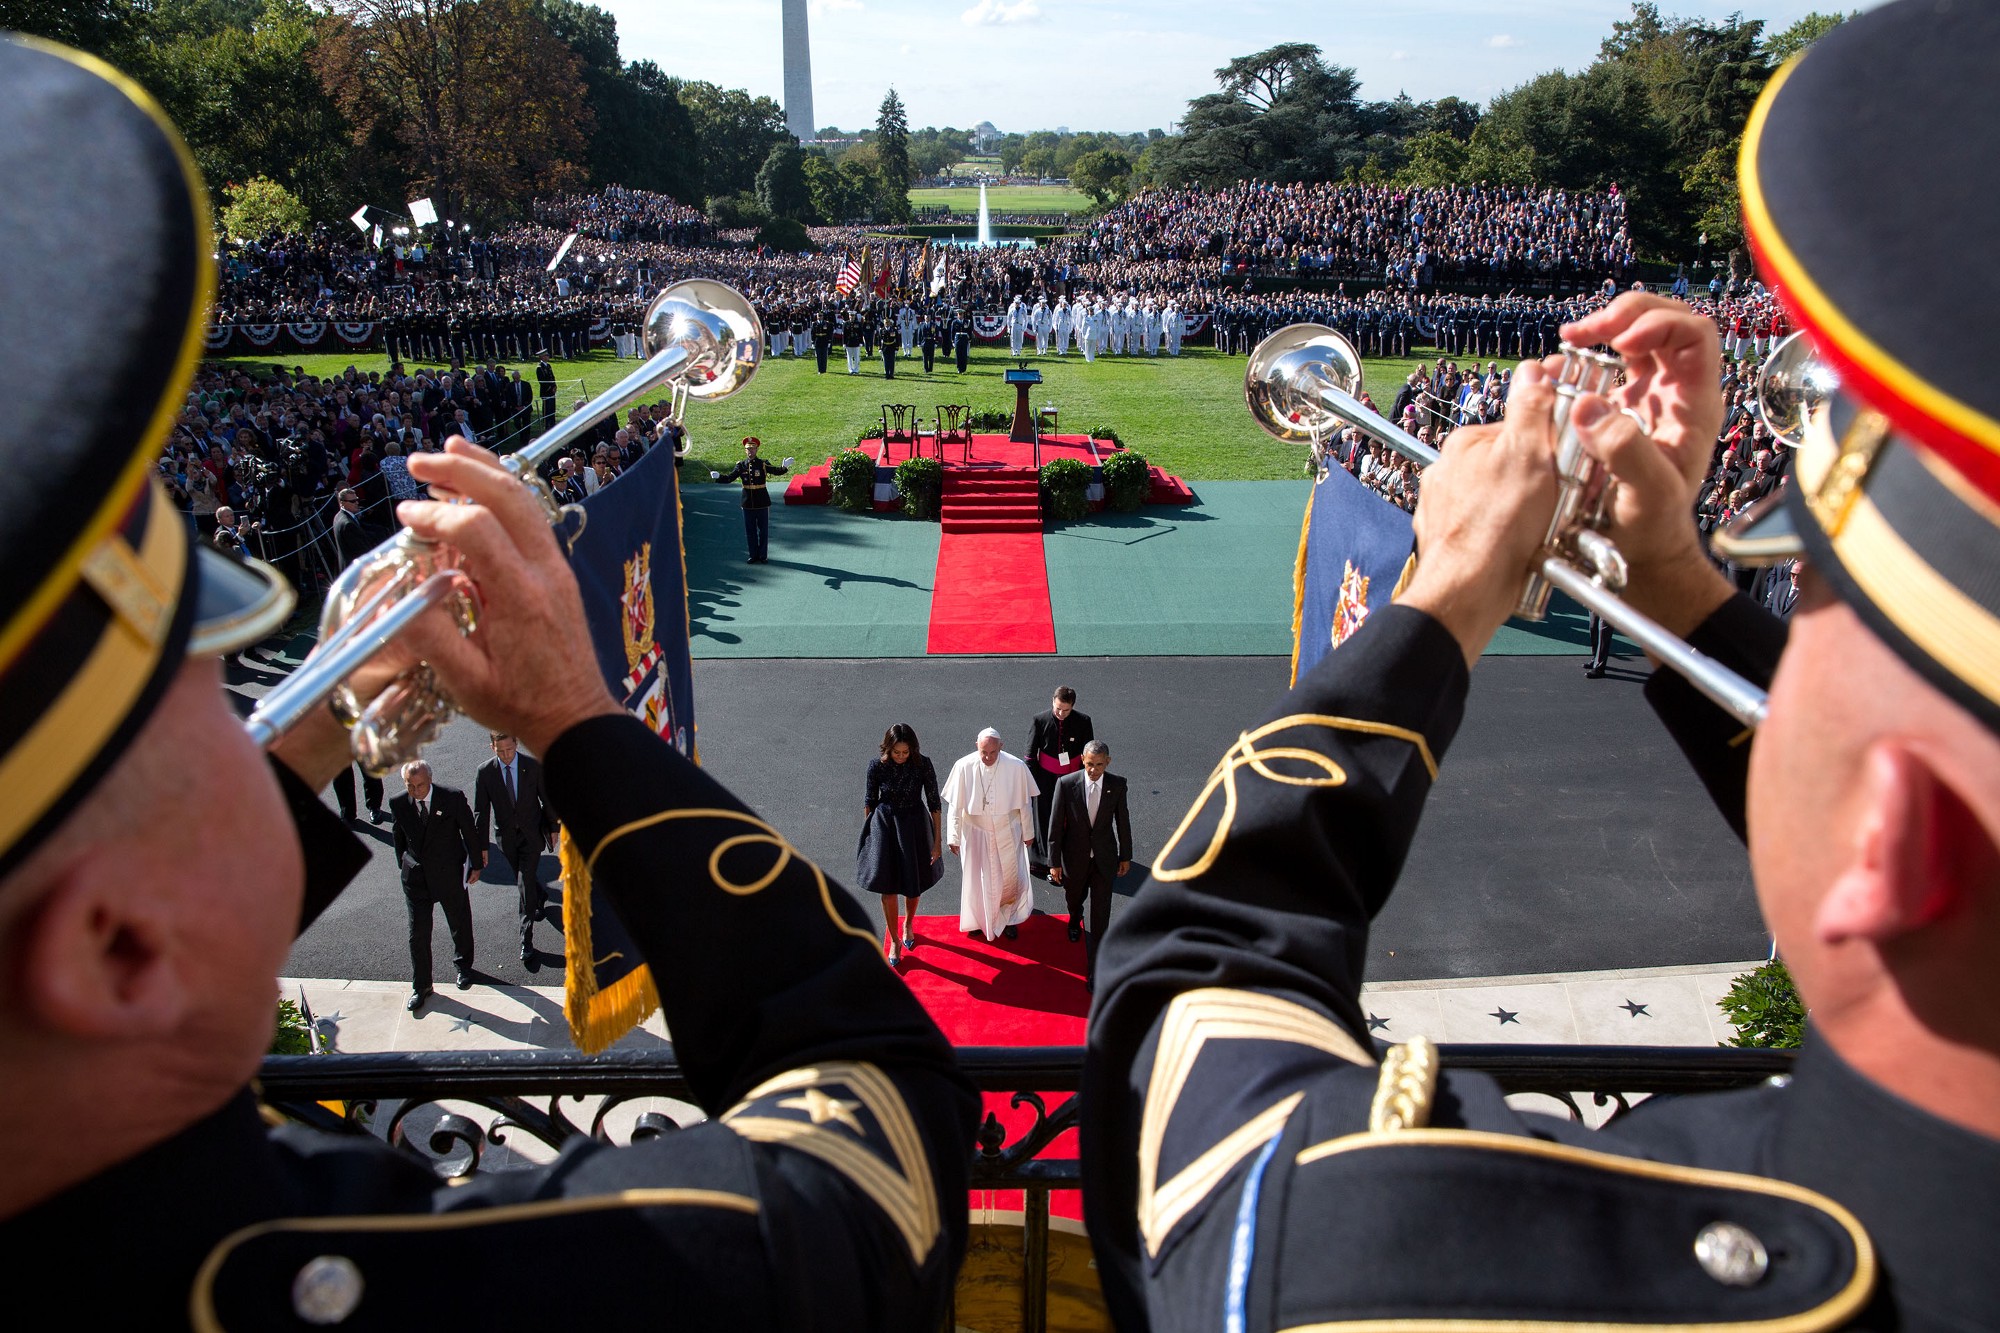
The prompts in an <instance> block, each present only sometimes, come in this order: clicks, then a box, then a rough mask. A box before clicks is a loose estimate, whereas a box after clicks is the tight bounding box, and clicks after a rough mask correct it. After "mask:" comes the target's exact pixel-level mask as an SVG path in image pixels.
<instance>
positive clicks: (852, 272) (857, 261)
mask: <svg viewBox="0 0 2000 1333" xmlns="http://www.w3.org/2000/svg"><path fill="white" fill-rule="evenodd" d="M867 266H868V247H867V246H865V245H864V246H862V247H861V254H860V255H859V256H858V257H856V258H854V259H850V260H848V261H847V264H846V265H845V266H844V267H843V268H842V269H841V270H840V277H839V279H838V280H837V281H835V283H834V284H833V290H834V291H835V292H836V293H838V294H839V295H841V296H846V295H847V294H848V293H849V292H852V291H853V290H854V289H855V288H856V287H858V286H860V285H861V273H862V270H864V269H865V268H867Z"/></svg>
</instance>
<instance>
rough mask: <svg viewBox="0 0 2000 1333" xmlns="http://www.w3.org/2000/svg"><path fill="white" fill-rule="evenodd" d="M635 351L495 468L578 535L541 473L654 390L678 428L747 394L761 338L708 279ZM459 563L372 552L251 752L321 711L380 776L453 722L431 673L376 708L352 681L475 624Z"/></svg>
mask: <svg viewBox="0 0 2000 1333" xmlns="http://www.w3.org/2000/svg"><path fill="white" fill-rule="evenodd" d="M640 336H641V341H642V344H643V346H644V348H645V351H646V355H647V360H646V362H645V364H643V365H641V366H640V367H639V368H638V369H637V370H635V371H633V372H632V373H631V374H629V375H627V376H625V377H624V378H623V379H621V380H619V381H618V382H617V383H616V384H614V385H612V386H611V387H610V388H609V389H607V390H606V391H605V392H604V394H603V395H602V396H601V397H599V398H598V399H597V401H596V402H594V403H591V404H590V405H589V406H588V407H587V408H586V409H584V410H580V411H578V412H576V413H574V414H573V415H571V416H570V417H568V418H567V419H566V420H564V421H563V422H562V423H560V424H559V425H557V426H555V427H554V428H553V429H551V430H549V431H548V432H547V433H545V434H543V435H542V436H541V437H540V438H538V439H536V440H535V441H533V442H532V443H530V444H528V445H527V446H525V447H524V448H522V449H520V450H518V451H517V452H515V453H512V454H509V455H508V456H507V457H506V458H504V459H502V460H501V462H502V465H503V466H505V467H506V469H507V470H508V471H509V472H511V473H513V474H514V475H515V476H516V477H518V478H519V479H520V481H521V483H522V484H523V485H524V486H526V487H528V489H529V490H530V491H531V492H533V494H534V495H535V497H536V498H537V499H538V500H540V501H541V503H542V505H543V507H544V508H545V510H546V511H547V514H548V518H549V522H550V523H551V524H554V525H564V524H572V525H575V530H577V531H580V530H581V526H580V525H581V523H582V521H583V518H584V515H583V514H582V512H581V510H580V507H579V506H577V505H558V504H557V503H556V500H555V495H554V493H553V492H552V491H551V490H550V489H549V485H548V483H547V482H546V481H545V480H543V478H542V476H541V474H540V472H539V471H538V469H539V468H540V466H541V465H542V464H543V463H544V462H546V461H547V460H549V459H551V458H555V457H557V456H559V455H561V454H562V452H563V451H564V450H566V449H568V448H569V447H570V446H571V445H572V444H576V443H578V442H580V441H581V440H582V439H583V438H584V437H585V436H586V435H588V434H589V433H590V431H591V430H592V429H594V428H595V427H596V425H597V423H598V422H600V421H602V420H604V418H605V417H606V416H608V415H610V414H612V413H614V412H619V411H623V410H624V409H625V408H627V407H630V406H631V405H632V404H633V403H635V402H637V401H638V400H639V399H641V398H643V397H645V396H646V395H648V394H650V393H654V392H657V391H658V390H660V389H662V388H671V390H672V393H673V405H672V414H673V416H674V418H675V419H676V420H678V419H679V418H680V416H681V414H682V412H683V411H684V410H685V408H686V404H687V401H688V400H689V399H691V398H696V399H718V398H726V397H728V396H729V395H730V394H733V393H735V392H736V391H738V390H739V389H741V388H742V387H743V386H744V385H746V384H748V383H749V382H750V379H751V377H752V376H753V375H754V374H755V373H756V371H757V366H758V364H759V361H760V359H761V357H762V355H763V347H764V329H763V325H762V323H761V322H760V321H759V319H758V318H757V312H756V310H755V308H754V307H752V306H751V304H750V302H749V301H748V300H747V299H746V298H745V297H744V296H743V295H742V293H740V292H738V291H736V290H735V289H734V288H731V287H728V286H725V285H723V284H722V283H719V282H712V281H709V280H707V279H705V278H696V279H692V280H690V281H687V282H680V283H675V284H674V285H673V286H671V287H668V288H666V289H665V290H664V291H662V292H661V293H660V294H659V295H658V296H656V297H654V298H653V300H652V302H651V304H649V305H648V306H647V307H646V314H645V318H644V320H643V321H642V328H641V335H640ZM459 563H460V562H459V554H458V552H457V551H456V550H454V549H452V548H451V547H449V546H445V545H442V544H440V543H436V542H430V541H426V540H424V539H423V538H420V537H417V536H415V535H413V534H412V533H411V532H410V531H409V530H408V529H404V530H403V531H401V532H398V533H397V534H396V535H395V536H394V537H392V538H390V539H389V540H388V541H385V542H383V543H382V544H381V545H380V546H377V547H376V548H375V549H374V550H372V551H370V552H368V553H367V554H366V555H364V556H362V557H361V558H360V559H358V560H356V561H355V562H354V563H353V564H351V565H349V566H348V567H347V568H346V569H345V570H343V571H341V574H340V577H339V578H337V579H335V580H334V584H333V587H332V588H331V589H330V590H329V591H328V592H327V597H326V606H325V610H324V611H323V612H322V614H321V617H320V635H319V650H318V651H317V652H316V653H314V654H313V656H312V659H311V660H310V661H308V662H307V663H306V664H305V665H304V666H302V667H300V668H299V669H298V670H297V671H295V672H293V673H292V674H291V675H290V676H289V677H287V678H286V679H285V680H284V681H283V682H282V683H280V684H279V685H278V686H277V687H276V688H275V689H273V690H272V691H271V692H270V693H269V694H266V695H265V696H264V697H263V699H261V700H260V701H259V702H258V704H257V706H256V708H255V709H253V710H252V711H251V713H250V715H249V716H248V717H246V718H245V719H244V727H245V728H246V729H247V730H248V732H249V734H250V738H251V739H252V740H253V741H255V742H256V743H257V744H259V745H263V746H269V745H271V744H273V743H275V742H276V741H277V740H278V738H279V737H281V736H283V735H284V734H285V733H286V732H287V731H289V730H290V729H291V728H292V727H294V726H296V725H297V724H298V722H299V720H300V719H301V718H303V717H305V715H306V714H307V713H308V712H309V711H311V710H312V709H314V708H317V707H319V706H320V705H321V704H330V705H331V706H332V708H333V711H334V714H335V715H336V716H337V717H339V718H340V720H341V721H342V722H343V723H345V724H346V725H347V727H348V729H349V734H350V737H351V743H352V746H353V750H354V757H355V758H356V760H358V761H359V762H360V764H361V766H362V767H363V768H364V769H365V770H366V771H368V772H369V773H372V774H375V775H377V776H380V775H382V774H384V773H387V772H388V771H389V770H390V769H391V768H394V767H395V766H396V765H397V764H399V763H402V762H403V761H404V760H407V759H412V758H415V757H416V755H417V754H418V752H419V751H421V750H422V749H423V747H424V746H425V745H427V744H429V743H430V742H431V741H432V740H434V739H436V737H437V734H438V731H439V730H440V729H441V728H442V727H443V726H444V724H445V723H446V722H448V721H450V720H451V718H452V717H454V716H455V715H456V713H457V709H456V707H455V705H454V704H453V703H452V700H451V697H450V695H449V694H448V693H446V691H445V689H444V686H443V684H442V682H440V681H439V680H438V679H437V677H436V675H435V673H433V672H432V671H431V669H430V667H429V666H427V665H425V664H423V663H418V664H417V665H415V666H413V667H411V668H409V669H408V670H406V671H405V672H403V673H402V674H401V675H399V676H398V677H397V678H396V679H395V680H394V681H393V682H392V683H391V684H390V685H389V686H388V687H387V688H386V689H384V690H383V691H382V692H381V693H380V694H378V695H377V696H376V697H375V698H374V699H373V700H372V701H368V702H364V701H363V700H362V699H361V698H360V697H359V696H358V695H357V694H356V693H355V692H354V690H353V688H352V686H351V685H350V683H349V681H350V678H351V677H352V676H353V675H354V673H355V672H356V671H357V670H359V669H360V668H361V667H362V666H364V665H366V664H367V663H368V662H369V660H371V659H372V658H373V657H374V656H375V655H376V654H377V653H379V652H381V651H382V650H383V649H384V648H386V647H388V646H389V645H390V644H391V643H394V642H395V641H396V638H397V636H398V635H400V634H401V633H402V632H403V631H404V630H405V629H406V628H408V626H409V625H410V624H411V622H413V621H415V620H416V619H417V618H418V617H419V616H421V615H423V614H424V613H425V612H426V611H429V610H430V609H432V608H433V607H437V606H447V607H449V608H450V610H451V613H452V615H453V617H454V618H455V619H456V620H457V622H458V628H459V631H460V632H461V633H464V634H471V633H473V632H475V631H476V630H477V628H478V624H479V613H480V600H479V590H478V589H477V588H476V587H475V586H474V585H473V583H472V580H471V579H469V578H467V577H466V575H465V574H464V572H463V571H462V570H461V569H460V568H459Z"/></svg>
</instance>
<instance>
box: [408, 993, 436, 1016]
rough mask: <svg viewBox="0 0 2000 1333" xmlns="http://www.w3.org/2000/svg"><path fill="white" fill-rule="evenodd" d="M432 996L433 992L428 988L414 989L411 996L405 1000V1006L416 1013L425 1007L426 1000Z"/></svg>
mask: <svg viewBox="0 0 2000 1333" xmlns="http://www.w3.org/2000/svg"><path fill="white" fill-rule="evenodd" d="M430 998H431V993H430V992H429V991H427V990H413V991H411V992H410V998H409V999H407V1000H405V1001H403V1007H404V1008H405V1009H407V1010H409V1011H410V1012H411V1013H413V1014H414V1013H416V1012H417V1010H419V1009H421V1008H423V1007H424V1001H425V1000H428V999H430Z"/></svg>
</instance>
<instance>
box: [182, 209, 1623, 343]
mask: <svg viewBox="0 0 2000 1333" xmlns="http://www.w3.org/2000/svg"><path fill="white" fill-rule="evenodd" d="M529 212H530V216H531V219H532V220H531V221H528V222H524V223H520V224H517V225H514V226H510V227H506V228H503V229H501V230H499V231H496V232H492V233H490V234H475V233H473V232H471V231H469V230H455V229H447V230H446V232H445V234H444V237H443V241H442V243H441V244H440V243H438V242H437V238H436V237H433V238H432V241H431V242H430V243H426V242H425V241H423V240H421V239H415V238H411V237H409V236H397V235H393V234H391V235H385V236H382V237H380V238H379V240H380V244H379V245H378V244H377V240H378V238H377V237H376V236H375V235H374V234H373V233H372V232H371V233H370V234H367V235H362V234H358V233H356V232H354V231H351V230H349V229H348V228H346V227H340V226H334V227H329V226H320V227H316V228H313V229H310V230H308V231H305V232H301V233H294V234H285V235H272V236H267V237H263V238H260V239H257V240H254V241H250V242H246V243H243V244H240V245H237V246H234V247H232V248H230V249H228V250H226V251H225V252H224V254H223V255H222V257H221V288H220V292H219V295H218V299H217V303H216V321H217V323H219V324H239V323H240V324H253V325H256V324H273V323H278V324H293V323H305V322H311V321H320V320H333V321H346V322H362V321H374V322H378V323H380V324H382V325H383V332H384V333H385V334H386V335H388V336H391V337H394V336H396V335H397V334H398V333H399V332H401V333H415V334H416V335H418V336H420V337H429V338H431V339H432V340H433V342H432V346H433V347H434V348H435V347H438V346H442V345H444V339H446V338H447V337H449V336H450V335H451V334H453V333H454V332H456V331H458V329H460V328H461V327H462V328H465V329H471V328H473V326H474V325H475V324H476V323H480V322H483V324H481V328H482V329H483V331H485V332H489V333H493V334H494V335H495V337H494V338H493V339H492V342H493V343H494V344H495V345H494V347H493V348H492V349H491V350H493V351H505V352H508V353H510V354H515V355H521V356H528V355H532V354H533V353H534V351H536V350H538V349H537V348H534V347H529V346H528V345H527V344H529V343H535V342H546V341H550V340H551V339H559V340H560V341H561V342H562V348H561V351H562V352H563V353H573V352H574V351H575V350H576V349H575V347H574V344H575V343H576V342H577V341H578V334H577V332H576V330H577V328H578V327H579V326H582V325H586V324H591V323H599V324H601V323H602V322H603V321H611V322H613V323H621V324H626V325H629V324H631V323H633V322H635V321H636V319H637V317H638V314H639V313H640V311H641V310H642V309H643V306H644V300H645V297H646V296H647V295H648V294H650V293H651V292H652V291H655V290H657V289H658V288H659V287H661V286H664V285H666V284H668V283H671V282H675V281H678V280H680V279H682V278H687V277H697V276H700V277H711V278H716V279H719V280H721V281H724V282H728V283H730V284H732V285H734V286H736V287H739V288H740V289H742V290H743V291H744V292H745V293H746V294H747V295H749V296H750V297H751V299H752V300H753V301H755V302H756V303H757V304H758V305H759V306H760V308H777V309H780V310H782V311H784V312H785V313H786V315H787V316H789V315H790V314H792V313H794V312H795V310H796V309H797V308H798V307H801V306H804V307H808V308H810V307H813V306H817V305H819V304H821V303H824V302H827V301H829V300H831V299H832V298H833V288H834V283H835V280H836V279H837V277H838V276H839V274H840V272H841V270H842V268H843V267H845V265H846V264H847V262H848V261H849V260H850V259H853V258H855V257H856V256H857V255H858V254H859V253H860V251H861V249H862V247H863V246H867V247H868V249H869V253H870V255H871V257H872V259H873V260H874V262H875V267H876V268H877V269H878V270H879V271H885V272H887V273H889V274H891V275H892V276H893V278H894V280H895V282H896V283H897V284H898V286H899V287H903V286H906V287H908V288H913V289H914V288H921V290H922V291H923V293H924V296H925V298H926V299H934V303H935V304H936V305H937V306H940V307H945V308H950V309H964V310H968V311H988V312H995V311H999V310H1004V309H1005V308H1006V307H1007V305H1008V304H1009V303H1010V302H1011V301H1012V300H1013V299H1014V298H1015V297H1019V298H1021V299H1022V300H1023V301H1026V302H1029V303H1032V302H1033V301H1035V300H1036V299H1038V298H1041V299H1046V300H1048V301H1049V302H1051V303H1053V302H1054V301H1055V299H1056V298H1057V297H1058V296H1067V297H1068V298H1069V299H1071V300H1074V299H1075V297H1076V296H1077V295H1078V294H1079V293H1087V294H1091V295H1094V296H1104V297H1109V296H1113V295H1116V296H1119V297H1121V298H1124V299H1134V300H1138V301H1142V302H1143V301H1145V300H1148V299H1150V300H1152V301H1153V302H1154V303H1155V305H1156V306H1164V305H1165V304H1166V303H1167V301H1169V300H1171V301H1173V302H1174V303H1175V305H1176V306H1177V307H1178V308H1179V309H1180V310H1182V311H1183V312H1185V313H1187V314H1189V315H1190V316H1194V317H1199V316H1201V315H1204V314H1207V313H1209V312H1210V311H1211V310H1213V309H1215V308H1216V307H1218V306H1219V305H1220V304H1222V303H1223V302H1225V301H1229V300H1240V299H1245V298H1247V297H1249V296H1251V295H1252V293H1253V291H1254V290H1256V289H1257V287H1258V282H1257V280H1259V279H1285V280H1288V281H1291V280H1305V281H1307V282H1309V283H1313V284H1315V285H1332V284H1334V283H1336V282H1339V281H1343V280H1354V281H1367V282H1369V283H1371V284H1373V283H1386V284H1387V285H1388V286H1389V288H1390V289H1391V290H1393V291H1397V292H1408V293H1410V294H1411V296H1412V298H1413V299H1422V300H1426V301H1428V300H1431V299H1433V297H1434V295H1435V293H1434V291H1433V289H1434V288H1439V289H1441V288H1448V287H1453V286H1457V287H1464V286H1484V287H1489V288H1491V289H1493V290H1494V291H1496V292H1501V291H1505V290H1507V289H1509V288H1521V289H1525V288H1529V287H1537V286H1539V287H1543V288H1547V289H1557V288H1568V289H1570V290H1582V289H1585V288H1589V287H1593V286H1595V285H1596V284H1598V283H1599V282H1605V281H1609V282H1614V283H1618V284H1620V285H1622V281H1623V279H1624V277H1625V276H1626V275H1627V273H1628V272H1629V270H1630V268H1631V265H1632V252H1631V245H1630V239H1629V234H1628V232H1627V229H1626V223H1625V205H1624V199H1623V197H1622V196H1620V195H1619V194H1618V193H1616V191H1615V190H1614V191H1611V192H1608V193H1606V194H1602V195H1589V194H1577V193H1571V192H1565V191H1560V190H1526V189H1517V188H1509V187H1483V186H1482V187H1467V188H1454V189H1438V190H1420V189H1418V190H1413V189H1396V188H1391V187H1387V186H1362V185H1294V186H1280V185H1269V184H1263V183H1257V182H1246V183H1244V184H1241V185H1237V186H1232V187H1230V188H1228V189H1224V190H1218V191H1202V190H1172V191H1164V190H1154V191H1148V192H1145V193H1142V194H1140V195H1139V196H1137V197H1135V198H1134V199H1132V200H1130V201H1128V202H1127V203H1125V204H1122V205H1120V206H1118V207H1117V208H1114V209H1112V210H1111V211H1109V212H1108V213H1106V214H1104V215H1103V216H1102V217H1101V218H1099V219H1098V220H1097V221H1096V222H1095V223H1093V224H1092V225H1091V226H1090V227H1089V228H1088V229H1087V230H1083V231H1079V232H1074V233H1071V234H1069V235H1065V236H1060V237H1056V238H1053V239H1051V240H1049V241H1047V242H1045V243H1044V244H1041V245H1039V246H1035V247H1032V248H1016V247H996V248H992V249H986V250H974V249H953V250H951V251H950V252H949V259H948V261H947V262H946V263H945V264H944V266H943V267H944V273H943V281H942V282H941V283H936V284H933V283H931V282H930V281H928V278H929V277H930V276H932V275H924V276H923V277H922V278H920V277H919V276H918V273H917V270H918V268H919V267H920V265H919V264H918V262H917V261H918V256H919V254H920V253H921V252H922V244H921V242H918V241H914V240H905V241H896V242H885V241H883V240H882V239H881V238H880V237H875V238H873V239H871V238H870V236H869V234H868V233H867V232H866V231H865V229H863V228H860V227H815V228H811V229H810V230H809V232H808V235H809V236H810V238H811V240H812V241H813V243H814V244H815V245H816V246H818V247H819V249H818V250H816V251H815V252H813V253H808V254H788V253H782V252H778V251H774V250H771V249H768V248H766V247H763V246H760V245H758V244H757V243H756V239H755V234H754V233H753V232H750V231H748V230H744V229H733V230H718V229H716V228H714V227H713V226H711V225H710V224H709V223H708V221H707V219H706V218H704V217H703V216H702V215H701V214H700V213H699V212H698V211H696V210H695V209H693V208H690V207H688V206H687V205H685V204H681V203H679V202H677V201H675V200H673V199H671V198H669V197H667V196H665V195H659V194H651V193H648V192H645V191H640V190H626V189H620V188H617V187H610V188H606V189H603V190H599V191H596V192H594V193H591V194H567V195H558V196H553V197H550V198H545V199H539V200H536V201H535V202H534V203H533V205H532V206H531V207H530V210H529ZM572 233H574V234H575V235H576V237H577V239H576V240H575V241H574V242H573V243H572V245H571V247H570V251H569V253H568V255H567V256H566V257H565V259H564V262H563V263H562V264H561V265H559V266H557V267H556V269H555V271H554V272H553V273H551V272H550V271H548V269H549V263H550V261H551V260H552V259H553V258H554V257H555V255H556V253H557V252H558V250H559V249H560V248H561V246H562V244H563V242H564V240H565V238H567V237H568V236H570V235H571V234H572ZM942 252H943V247H937V250H936V251H935V252H934V257H935V254H936V253H942ZM1263 286H1264V288H1266V289H1268V288H1269V287H1270V283H1269V282H1265V283H1264V284H1263ZM933 287H935V295H934V298H933V296H932V288H933ZM406 350H407V351H408V352H409V353H411V354H415V353H417V352H418V350H419V349H418V347H417V346H415V345H413V346H411V347H409V348H407V349H406ZM487 351H488V349H487V348H485V347H480V348H478V349H477V351H476V354H486V352H487Z"/></svg>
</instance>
